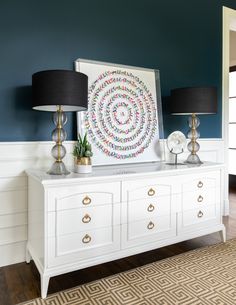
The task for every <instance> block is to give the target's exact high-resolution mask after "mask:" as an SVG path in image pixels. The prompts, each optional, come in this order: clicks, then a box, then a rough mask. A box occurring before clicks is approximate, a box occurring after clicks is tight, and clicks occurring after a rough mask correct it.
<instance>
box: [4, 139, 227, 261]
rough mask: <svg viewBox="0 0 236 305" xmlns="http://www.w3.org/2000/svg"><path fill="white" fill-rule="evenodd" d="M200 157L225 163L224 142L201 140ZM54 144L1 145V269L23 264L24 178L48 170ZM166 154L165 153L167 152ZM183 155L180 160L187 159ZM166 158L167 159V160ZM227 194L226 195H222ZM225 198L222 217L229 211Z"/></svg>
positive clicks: (69, 159) (68, 158) (68, 146)
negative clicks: (29, 171) (32, 170)
mask: <svg viewBox="0 0 236 305" xmlns="http://www.w3.org/2000/svg"><path fill="white" fill-rule="evenodd" d="M199 143H200V145H201V151H200V154H199V155H200V157H201V158H202V160H204V161H213V162H219V163H222V162H224V142H223V140H221V139H202V140H200V141H199ZM73 144H74V142H73V141H70V142H69V141H68V142H66V143H65V147H66V150H67V156H66V158H65V163H66V164H67V166H69V167H72V166H73V156H72V150H73ZM52 146H53V142H1V143H0V223H1V225H0V266H4V265H10V264H14V263H19V262H22V261H24V260H25V244H26V240H27V219H26V214H27V177H26V175H25V170H26V169H28V168H49V167H50V165H51V164H52V162H53V158H52V157H51V155H50V151H51V148H52ZM166 151H167V150H166ZM187 154H188V153H187V152H185V153H184V154H183V155H182V156H181V158H186V156H187ZM168 158H169V157H168ZM225 194H227V192H226V193H225ZM227 202H228V198H227V196H226V195H225V203H226V205H225V209H224V211H225V213H227V211H228V210H227V209H228V205H227Z"/></svg>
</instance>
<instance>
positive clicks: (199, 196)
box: [182, 188, 220, 211]
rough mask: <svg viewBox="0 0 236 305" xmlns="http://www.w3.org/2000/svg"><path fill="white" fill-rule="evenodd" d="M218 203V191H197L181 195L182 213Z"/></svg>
mask: <svg viewBox="0 0 236 305" xmlns="http://www.w3.org/2000/svg"><path fill="white" fill-rule="evenodd" d="M219 201H220V189H219V188H217V189H215V188H210V189H208V190H197V191H193V192H186V193H184V194H183V195H182V205H183V211H186V210H193V209H197V208H201V207H206V206H208V205H214V204H216V202H219Z"/></svg>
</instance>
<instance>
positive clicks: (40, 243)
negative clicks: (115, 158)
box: [27, 163, 225, 298]
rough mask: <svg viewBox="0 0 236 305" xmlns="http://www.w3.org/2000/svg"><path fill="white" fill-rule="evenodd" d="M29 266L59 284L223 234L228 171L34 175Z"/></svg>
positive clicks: (165, 168) (135, 168) (208, 167)
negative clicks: (59, 279) (65, 276)
mask: <svg viewBox="0 0 236 305" xmlns="http://www.w3.org/2000/svg"><path fill="white" fill-rule="evenodd" d="M27 174H28V192H29V193H28V210H29V212H28V213H29V214H28V217H29V221H28V223H29V225H28V226H29V227H28V243H27V262H29V261H30V259H31V257H32V259H33V260H34V262H35V264H36V266H37V268H38V270H39V272H40V275H41V296H42V298H45V297H46V295H47V289H48V283H49V279H50V277H51V276H55V275H58V274H62V273H66V272H70V271H73V270H77V269H82V268H85V267H88V266H92V265H96V264H100V263H104V262H108V261H111V260H115V259H118V258H122V257H126V256H129V255H133V254H136V253H141V252H144V251H148V250H152V249H155V248H159V247H163V246H165V245H169V244H173V243H177V242H180V241H183V240H186V239H190V238H194V237H197V236H202V235H205V234H209V233H213V232H217V231H219V232H220V233H221V237H222V239H223V240H224V241H225V227H224V225H223V224H222V209H223V207H222V203H223V177H224V175H223V174H224V167H223V165H220V164H214V163H204V164H202V165H201V166H198V167H196V166H190V165H179V166H170V165H167V164H164V163H151V164H150V163H148V164H139V165H130V166H119V167H118V166H116V167H115V166H113V167H110V166H109V167H97V168H94V169H93V173H92V174H87V175H79V174H74V173H71V174H70V175H69V176H66V177H55V176H50V175H47V174H45V172H43V171H39V170H28V171H27Z"/></svg>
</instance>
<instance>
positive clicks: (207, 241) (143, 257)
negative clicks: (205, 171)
mask: <svg viewBox="0 0 236 305" xmlns="http://www.w3.org/2000/svg"><path fill="white" fill-rule="evenodd" d="M224 223H225V225H226V229H227V239H231V238H235V237H236V187H235V188H232V187H231V189H230V216H228V217H224ZM219 241H220V236H219V234H218V233H214V234H211V235H207V236H204V237H199V238H195V239H192V240H189V241H185V242H182V243H178V244H175V245H171V246H168V247H164V248H161V249H157V250H154V251H149V252H145V253H142V254H139V255H134V256H130V257H128V258H124V259H120V260H117V261H113V262H110V263H106V264H102V265H99V266H94V267H90V268H86V269H83V270H79V271H75V272H71V273H68V274H64V275H60V276H56V277H53V278H51V279H50V284H49V291H48V292H49V294H51V293H55V292H58V291H60V290H65V289H68V288H72V287H75V286H78V285H80V284H84V283H87V282H90V281H94V280H96V279H100V278H103V277H106V276H110V275H112V274H115V273H118V272H122V271H126V270H129V269H131V268H135V267H138V266H142V265H144V264H148V263H151V262H154V261H157V260H160V259H163V258H167V257H170V256H173V255H177V254H180V253H183V252H186V251H189V250H192V249H196V248H199V247H202V246H206V245H211V244H214V243H217V242H219ZM39 295H40V277H39V273H38V271H37V269H36V267H35V265H34V263H33V262H31V263H30V264H26V263H20V264H15V265H10V266H6V267H2V268H0V305H14V304H18V303H21V302H24V301H27V300H30V299H34V298H37V297H39Z"/></svg>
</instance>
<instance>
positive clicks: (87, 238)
mask: <svg viewBox="0 0 236 305" xmlns="http://www.w3.org/2000/svg"><path fill="white" fill-rule="evenodd" d="M91 240H92V237H91V236H89V235H88V234H86V235H85V236H84V237H83V239H82V242H83V243H84V244H88V243H90V241H91Z"/></svg>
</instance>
